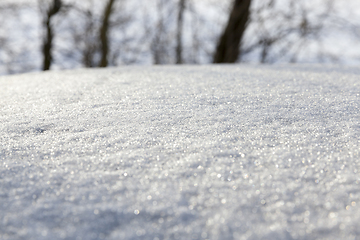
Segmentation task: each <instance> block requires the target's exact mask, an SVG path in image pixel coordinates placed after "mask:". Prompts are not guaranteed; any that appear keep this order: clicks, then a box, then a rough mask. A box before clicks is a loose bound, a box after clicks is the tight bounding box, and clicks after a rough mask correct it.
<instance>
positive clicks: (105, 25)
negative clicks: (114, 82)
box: [99, 0, 115, 67]
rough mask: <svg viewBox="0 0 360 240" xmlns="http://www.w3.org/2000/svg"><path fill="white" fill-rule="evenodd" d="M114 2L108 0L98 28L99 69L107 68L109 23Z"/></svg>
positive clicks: (113, 0)
mask: <svg viewBox="0 0 360 240" xmlns="http://www.w3.org/2000/svg"><path fill="white" fill-rule="evenodd" d="M114 3H115V0H109V1H108V3H107V4H106V7H105V11H104V15H103V21H102V25H101V28H100V43H101V49H100V50H101V60H100V64H99V67H107V66H108V63H109V62H108V54H109V37H108V32H109V22H110V16H111V14H112V12H113V6H114Z"/></svg>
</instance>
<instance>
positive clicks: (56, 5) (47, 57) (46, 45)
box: [39, 0, 62, 71]
mask: <svg viewBox="0 0 360 240" xmlns="http://www.w3.org/2000/svg"><path fill="white" fill-rule="evenodd" d="M39 4H40V8H41V9H43V12H44V15H45V16H44V19H43V26H44V28H45V29H46V35H45V37H44V39H43V45H42V54H43V68H42V69H43V70H44V71H46V70H49V69H50V66H51V62H52V60H53V59H52V54H51V50H52V46H53V38H54V30H53V28H52V25H51V20H52V18H53V17H54V16H55V15H56V14H57V13H58V12H59V11H60V9H61V6H62V1H61V0H53V1H52V4H51V5H50V6H49V7H48V8H47V9H46V7H45V8H44V4H45V3H44V2H43V1H42V0H40V1H39Z"/></svg>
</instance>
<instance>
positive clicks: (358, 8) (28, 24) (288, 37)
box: [0, 0, 360, 75]
mask: <svg viewBox="0 0 360 240" xmlns="http://www.w3.org/2000/svg"><path fill="white" fill-rule="evenodd" d="M0 17H1V21H0V74H1V75H4V74H14V73H23V72H30V71H40V70H48V69H73V68H80V67H107V66H118V65H125V64H126V65H127V64H146V65H150V64H208V63H232V62H248V63H295V62H300V63H340V64H358V63H360V41H359V40H360V2H359V1H357V0H346V1H345V0H222V1H218V0H154V1H146V0H138V1H133V0H102V1H96V0H77V1H70V0H17V1H14V0H12V1H10V0H8V1H6V0H1V1H0Z"/></svg>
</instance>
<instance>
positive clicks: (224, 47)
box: [213, 0, 251, 63]
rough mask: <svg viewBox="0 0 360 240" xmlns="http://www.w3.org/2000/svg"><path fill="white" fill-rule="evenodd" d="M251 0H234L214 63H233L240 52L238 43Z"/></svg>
mask: <svg viewBox="0 0 360 240" xmlns="http://www.w3.org/2000/svg"><path fill="white" fill-rule="evenodd" d="M250 4H251V0H235V1H234V5H233V8H232V10H231V13H230V16H229V20H228V23H227V26H226V28H225V31H224V32H223V34H222V36H221V37H220V40H219V43H218V45H217V48H216V52H215V55H214V60H213V62H214V63H234V62H236V61H237V59H238V57H239V54H240V43H241V40H242V36H243V35H244V32H245V30H246V26H247V22H248V18H249V14H250Z"/></svg>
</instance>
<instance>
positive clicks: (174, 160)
mask: <svg viewBox="0 0 360 240" xmlns="http://www.w3.org/2000/svg"><path fill="white" fill-rule="evenodd" d="M0 86H1V87H0V96H1V97H0V109H1V112H0V139H1V148H0V161H1V162H0V239H11V240H14V239H15V240H16V239H26V240H30V239H34V240H41V239H75V240H80V239H83V240H89V239H151V240H155V239H158V240H160V239H224V240H227V239H254V240H255V239H359V238H360V154H359V151H360V150H359V149H360V112H359V109H360V95H359V94H360V68H357V67H335V66H302V65H293V66H291V65H284V66H252V65H233V66H229V65H224V66H220V65H208V66H181V67H178V66H163V67H142V66H134V67H120V68H110V69H103V70H100V69H92V70H71V71H54V72H47V73H31V74H24V75H15V76H5V77H1V78H0Z"/></svg>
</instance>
